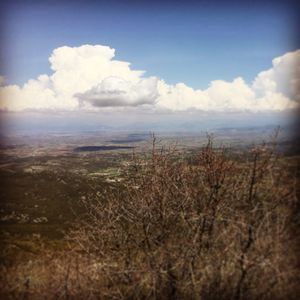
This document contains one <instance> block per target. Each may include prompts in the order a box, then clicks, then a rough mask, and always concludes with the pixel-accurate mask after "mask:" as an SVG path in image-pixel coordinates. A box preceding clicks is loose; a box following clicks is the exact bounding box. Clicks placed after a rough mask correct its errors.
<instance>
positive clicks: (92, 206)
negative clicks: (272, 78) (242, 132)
mask: <svg viewBox="0 0 300 300" xmlns="http://www.w3.org/2000/svg"><path fill="white" fill-rule="evenodd" d="M156 143H157V142H156V138H155V137H154V138H153V147H152V151H151V154H150V156H149V157H140V156H138V155H133V160H132V164H131V167H130V168H128V169H127V170H125V171H126V172H127V176H126V180H125V181H124V182H122V184H119V185H118V186H114V187H111V188H108V189H106V190H105V191H103V192H102V194H100V195H99V194H97V196H95V197H94V198H92V199H91V198H87V199H86V200H85V201H84V202H83V205H84V207H85V211H86V214H85V217H84V218H82V219H81V220H80V222H79V223H78V224H77V226H76V228H74V229H73V230H72V232H70V233H69V234H68V236H67V239H68V241H69V243H70V250H69V251H68V252H66V251H63V252H62V254H61V256H59V255H58V254H57V253H55V254H53V253H52V256H51V255H50V256H49V257H51V259H48V260H47V259H45V257H43V258H42V259H41V262H40V264H39V269H38V268H37V267H36V268H37V269H38V270H36V272H40V275H39V276H40V277H43V276H44V277H45V278H44V277H43V278H44V279H43V278H42V279H41V278H40V279H39V281H37V282H38V283H31V282H27V285H26V281H23V286H19V287H18V288H17V289H15V293H16V294H17V295H23V297H24V299H26V297H28V295H27V294H26V293H28V294H30V295H31V298H30V299H39V297H43V298H45V299H46V298H50V299H54V298H55V299H206V300H207V299H235V300H239V299H293V298H294V299H296V293H297V278H298V277H297V276H298V272H297V269H296V264H297V259H296V254H295V243H296V241H295V238H294V235H292V234H291V218H292V217H293V210H294V207H295V205H296V197H295V189H294V186H293V184H292V183H293V181H292V180H291V179H290V178H289V176H290V174H289V173H288V172H286V171H285V170H284V169H283V168H279V167H278V163H277V160H276V157H275V155H274V151H273V150H274V149H273V148H272V147H269V148H267V147H266V146H264V145H263V146H259V147H255V148H254V149H253V150H252V151H251V152H250V153H249V154H248V155H247V156H245V158H247V161H245V162H244V163H238V162H237V161H234V160H231V159H230V158H228V157H227V151H226V150H225V149H215V148H214V147H213V140H212V138H211V137H209V138H208V143H207V145H206V146H205V147H203V148H202V149H200V151H199V152H198V153H197V154H196V155H194V156H193V157H192V158H190V159H187V158H185V157H184V154H182V153H178V152H177V151H176V147H174V148H169V149H167V150H163V149H158V147H157V144H156ZM48 255H49V254H48ZM41 270H44V271H43V272H44V273H43V272H42V271H41ZM15 272H16V273H17V272H19V273H22V272H20V271H18V270H16V271H15ZM23 272H24V270H23ZM11 273H12V271H11V270H10V271H9V270H6V275H5V276H6V277H9V274H11ZM47 276H48V277H47ZM24 282H25V283H24ZM50 283H51V284H50ZM18 293H19V294H18ZM26 295H27V296H26ZM28 299H29V298H28Z"/></svg>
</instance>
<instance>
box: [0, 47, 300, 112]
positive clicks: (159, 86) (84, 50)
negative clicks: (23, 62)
mask: <svg viewBox="0 0 300 300" xmlns="http://www.w3.org/2000/svg"><path fill="white" fill-rule="evenodd" d="M114 56H115V50H114V49H112V48H110V47H107V46H102V45H83V46H80V47H66V46H65V47H60V48H57V49H55V50H54V51H53V52H52V54H51V56H50V58H49V62H50V67H51V70H52V74H50V75H46V74H43V75H40V76H39V77H38V78H37V79H31V80H29V81H28V82H27V83H26V84H24V85H23V86H22V87H20V86H18V85H4V82H3V78H1V77H0V83H1V85H0V96H1V104H0V108H1V109H2V110H9V111H23V110H47V111H48V110H68V111H69V110H71V111H74V110H96V111H97V110H102V109H104V108H107V107H111V108H113V109H115V108H116V107H127V108H128V107H141V108H143V109H145V108H147V107H148V109H149V106H151V107H152V108H154V109H153V111H157V110H164V111H165V110H169V111H187V110H191V109H192V110H201V111H217V112H218V111H219V112H221V111H265V110H271V111H272V110H276V111H281V110H285V109H291V108H294V107H296V106H297V103H299V101H300V96H299V86H300V76H299V74H300V69H299V68H300V50H297V51H295V52H291V53H287V54H284V55H283V56H280V57H277V58H275V59H274V60H273V62H272V68H270V69H269V70H265V71H262V72H261V73H259V74H258V75H257V77H256V78H255V79H254V81H253V83H252V84H247V83H246V82H245V81H244V80H243V78H241V77H238V78H236V79H234V80H233V81H231V82H227V81H224V80H215V81H212V82H211V83H210V85H209V87H208V88H207V89H205V90H200V89H193V88H191V87H189V86H187V85H186V84H184V83H178V84H176V85H169V84H167V83H166V82H165V81H164V80H162V79H158V78H156V77H145V73H144V71H140V70H132V69H131V67H130V63H128V62H124V61H119V60H116V59H114Z"/></svg>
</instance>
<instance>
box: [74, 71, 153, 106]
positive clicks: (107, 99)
mask: <svg viewBox="0 0 300 300" xmlns="http://www.w3.org/2000/svg"><path fill="white" fill-rule="evenodd" d="M75 96H76V97H77V98H78V99H80V100H81V102H82V105H83V106H84V104H85V103H89V104H91V105H92V106H95V107H109V106H138V105H143V104H154V103H155V101H156V99H157V97H158V93H157V79H156V78H155V77H150V78H146V79H141V80H139V81H138V82H137V83H133V82H131V81H127V80H124V79H123V78H121V77H107V78H105V79H103V80H102V81H101V82H100V83H99V84H98V85H96V86H93V87H92V88H91V89H89V90H88V91H86V92H84V93H78V94H76V95H75Z"/></svg>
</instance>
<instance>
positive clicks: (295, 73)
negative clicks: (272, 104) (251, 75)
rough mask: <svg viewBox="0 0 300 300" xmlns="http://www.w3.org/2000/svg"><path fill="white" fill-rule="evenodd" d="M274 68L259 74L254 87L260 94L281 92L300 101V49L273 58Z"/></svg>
mask: <svg viewBox="0 0 300 300" xmlns="http://www.w3.org/2000/svg"><path fill="white" fill-rule="evenodd" d="M272 65H273V66H272V68H271V69H269V70H266V71H263V72H261V73H259V74H258V75H257V77H256V78H255V80H254V83H253V89H254V90H255V91H256V93H257V94H258V95H261V96H264V95H267V94H270V93H274V94H281V95H282V96H285V97H287V98H290V99H292V100H294V101H297V102H298V103H299V102H300V93H299V88H300V50H297V51H294V52H289V53H286V54H284V55H282V56H280V57H277V58H275V59H273V61H272Z"/></svg>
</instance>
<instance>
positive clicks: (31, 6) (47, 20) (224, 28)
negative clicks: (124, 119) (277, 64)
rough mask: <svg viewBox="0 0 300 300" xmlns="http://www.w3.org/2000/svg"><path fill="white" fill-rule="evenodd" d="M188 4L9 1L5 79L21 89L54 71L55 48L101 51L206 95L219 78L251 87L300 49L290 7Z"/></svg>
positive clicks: (5, 7)
mask: <svg viewBox="0 0 300 300" xmlns="http://www.w3.org/2000/svg"><path fill="white" fill-rule="evenodd" d="M183 2H184V3H180V2H176V1H170V2H168V1H165V2H151V4H147V2H143V1H125V3H124V1H119V2H118V1H81V2H80V1H72V2H62V4H61V3H58V2H57V3H56V2H53V1H45V2H42V3H39V2H36V1H10V2H9V4H6V5H3V13H4V17H3V20H2V22H3V24H2V25H4V30H2V32H1V41H2V44H3V45H2V65H3V66H4V68H3V71H4V72H2V73H4V74H2V75H5V76H6V79H7V81H8V83H10V84H13V83H16V84H19V85H21V84H23V83H25V82H26V81H27V80H28V79H30V78H36V77H37V76H38V75H39V74H43V73H49V72H50V69H49V62H48V58H49V56H50V54H51V52H52V50H53V49H55V48H57V47H60V46H64V45H68V46H80V45H82V44H101V45H108V46H110V47H112V48H115V49H116V59H119V60H124V61H128V62H130V63H131V64H132V68H133V69H140V70H146V71H147V73H146V74H147V76H158V77H159V78H163V79H164V80H165V81H166V82H168V83H169V84H175V83H177V82H184V83H186V84H187V85H189V86H191V87H193V88H202V89H203V88H206V87H207V86H208V84H209V82H210V81H212V80H215V79H222V80H232V79H234V78H235V77H237V76H242V77H243V78H244V79H245V80H246V81H247V82H251V81H252V80H253V79H254V77H255V76H256V74H257V73H258V72H260V71H261V70H265V69H268V68H269V67H270V66H271V61H272V59H273V58H274V57H276V56H280V55H282V54H284V53H286V52H289V51H293V50H296V49H297V48H299V44H298V43H297V41H296V39H295V28H296V11H295V6H294V5H293V4H292V2H289V1H283V3H281V4H280V2H276V1H272V2H269V1H267V2H264V4H259V2H256V1H245V2H243V5H242V4H239V2H232V1H231V2H228V1H224V2H218V1H198V2H197V1H183ZM225 2H226V3H225ZM162 3H163V4H162ZM222 3H223V4H222Z"/></svg>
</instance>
